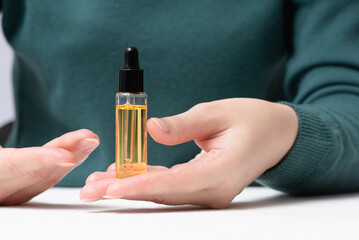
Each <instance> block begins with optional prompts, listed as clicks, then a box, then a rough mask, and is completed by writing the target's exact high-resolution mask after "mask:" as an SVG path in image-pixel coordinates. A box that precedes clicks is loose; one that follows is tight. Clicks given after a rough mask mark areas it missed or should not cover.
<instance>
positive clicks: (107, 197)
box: [103, 196, 115, 199]
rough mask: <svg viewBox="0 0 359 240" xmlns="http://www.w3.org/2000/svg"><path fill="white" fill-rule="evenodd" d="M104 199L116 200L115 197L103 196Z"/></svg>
mask: <svg viewBox="0 0 359 240" xmlns="http://www.w3.org/2000/svg"><path fill="white" fill-rule="evenodd" d="M103 198H106V199H111V198H115V197H113V196H103Z"/></svg>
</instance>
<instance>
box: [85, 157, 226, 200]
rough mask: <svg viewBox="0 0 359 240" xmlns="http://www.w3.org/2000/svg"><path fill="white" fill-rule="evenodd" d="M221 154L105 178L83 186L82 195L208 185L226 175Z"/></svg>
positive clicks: (187, 189) (147, 192)
mask: <svg viewBox="0 0 359 240" xmlns="http://www.w3.org/2000/svg"><path fill="white" fill-rule="evenodd" d="M220 157H221V153H220V151H211V152H208V153H206V154H205V155H203V158H202V159H200V160H197V161H191V162H188V163H185V164H180V165H176V166H174V167H172V168H171V169H169V170H162V171H158V172H148V173H147V174H141V175H137V176H133V177H129V178H125V179H116V178H107V179H103V180H99V181H95V182H91V183H89V185H86V186H85V187H84V189H83V194H84V195H83V197H84V198H88V197H89V196H91V197H95V196H96V197H97V198H100V197H101V195H103V196H107V197H109V198H122V197H134V196H142V195H156V194H177V193H178V194H183V193H190V192H195V191H199V190H202V189H206V188H210V187H212V186H214V185H216V184H217V183H218V182H220V181H222V180H223V179H224V178H225V174H223V172H224V171H225V168H224V167H222V168H220V167H219V166H220V162H221V160H220Z"/></svg>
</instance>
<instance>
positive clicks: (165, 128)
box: [151, 118, 170, 133]
mask: <svg viewBox="0 0 359 240" xmlns="http://www.w3.org/2000/svg"><path fill="white" fill-rule="evenodd" d="M151 119H152V120H153V121H154V122H155V123H156V125H157V126H158V127H159V128H160V129H161V130H162V131H163V132H166V133H168V132H169V131H170V126H169V125H168V123H167V121H166V120H163V119H160V118H151Z"/></svg>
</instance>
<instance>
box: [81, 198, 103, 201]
mask: <svg viewBox="0 0 359 240" xmlns="http://www.w3.org/2000/svg"><path fill="white" fill-rule="evenodd" d="M100 199H101V198H97V197H96V198H84V199H80V200H81V202H95V201H98V200H100Z"/></svg>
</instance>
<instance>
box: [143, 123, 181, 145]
mask: <svg viewBox="0 0 359 240" xmlns="http://www.w3.org/2000/svg"><path fill="white" fill-rule="evenodd" d="M158 120H159V119H158V118H150V119H149V120H148V121H147V132H148V133H149V134H150V136H151V137H152V139H153V140H155V141H156V142H158V143H161V144H164V145H170V146H172V145H175V144H177V142H176V141H173V140H172V138H173V137H172V136H171V134H169V133H170V132H169V130H163V128H161V127H160V124H159V123H158Z"/></svg>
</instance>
